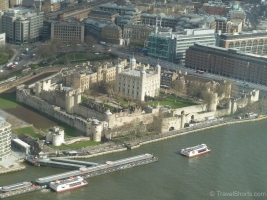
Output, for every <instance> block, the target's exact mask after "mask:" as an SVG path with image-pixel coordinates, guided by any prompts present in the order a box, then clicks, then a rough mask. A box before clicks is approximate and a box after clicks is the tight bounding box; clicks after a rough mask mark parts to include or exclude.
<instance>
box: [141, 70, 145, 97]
mask: <svg viewBox="0 0 267 200" xmlns="http://www.w3.org/2000/svg"><path fill="white" fill-rule="evenodd" d="M140 75H141V91H140V93H141V94H140V95H141V101H144V100H145V96H146V92H145V86H146V71H145V69H144V68H143V69H142V71H141V74H140Z"/></svg>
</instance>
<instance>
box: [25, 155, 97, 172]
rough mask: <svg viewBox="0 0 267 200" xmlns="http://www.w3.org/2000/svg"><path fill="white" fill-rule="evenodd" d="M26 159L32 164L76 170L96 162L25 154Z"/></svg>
mask: <svg viewBox="0 0 267 200" xmlns="http://www.w3.org/2000/svg"><path fill="white" fill-rule="evenodd" d="M25 160H26V161H28V162H30V163H31V164H33V165H34V166H48V167H57V168H63V169H71V170H75V169H76V170H77V169H80V168H83V167H90V166H96V165H98V163H93V162H86V161H79V160H69V159H64V158H41V159H37V158H34V157H33V156H27V157H26V158H25Z"/></svg>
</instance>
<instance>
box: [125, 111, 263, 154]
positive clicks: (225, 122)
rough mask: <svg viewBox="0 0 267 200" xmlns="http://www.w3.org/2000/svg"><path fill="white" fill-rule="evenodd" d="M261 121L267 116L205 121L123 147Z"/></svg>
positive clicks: (129, 143)
mask: <svg viewBox="0 0 267 200" xmlns="http://www.w3.org/2000/svg"><path fill="white" fill-rule="evenodd" d="M263 119H267V115H263V116H262V117H260V118H246V119H234V118H226V119H221V120H217V121H212V122H208V121H206V122H202V123H201V124H198V125H195V126H193V127H187V128H184V129H181V130H174V131H169V132H165V133H158V134H156V135H151V136H144V137H141V138H138V139H133V140H130V141H126V142H125V146H126V147H127V148H128V149H135V148H138V147H140V146H141V145H143V144H148V143H152V142H157V141H161V140H165V139H169V138H173V137H177V136H180V135H185V134H189V133H194V132H198V131H203V130H206V129H211V128H217V127H220V126H225V125H230V124H238V123H246V122H253V121H259V120H263Z"/></svg>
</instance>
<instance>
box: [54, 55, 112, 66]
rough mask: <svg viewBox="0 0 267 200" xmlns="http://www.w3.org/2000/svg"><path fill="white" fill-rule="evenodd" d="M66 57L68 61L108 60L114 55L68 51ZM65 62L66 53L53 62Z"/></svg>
mask: <svg viewBox="0 0 267 200" xmlns="http://www.w3.org/2000/svg"><path fill="white" fill-rule="evenodd" d="M67 58H68V59H69V61H70V62H75V61H81V60H84V61H98V60H110V59H115V58H116V56H115V55H114V54H112V53H101V54H94V53H70V54H68V55H67ZM65 63H66V55H64V56H62V57H61V58H60V59H58V60H57V61H56V62H54V65H55V64H65Z"/></svg>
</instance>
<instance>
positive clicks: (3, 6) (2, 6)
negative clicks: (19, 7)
mask: <svg viewBox="0 0 267 200" xmlns="http://www.w3.org/2000/svg"><path fill="white" fill-rule="evenodd" d="M8 8H9V1H8V0H0V10H7V9H8Z"/></svg>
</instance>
